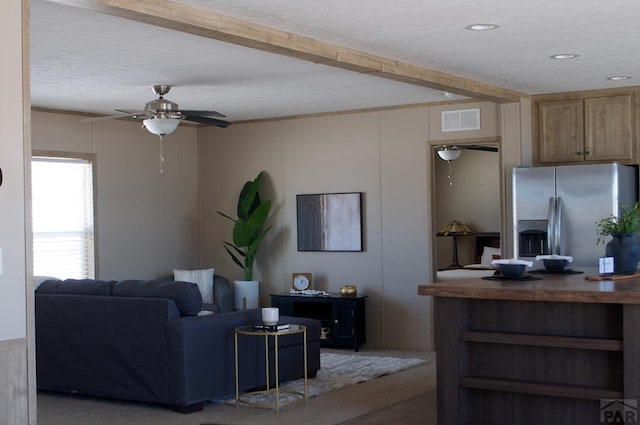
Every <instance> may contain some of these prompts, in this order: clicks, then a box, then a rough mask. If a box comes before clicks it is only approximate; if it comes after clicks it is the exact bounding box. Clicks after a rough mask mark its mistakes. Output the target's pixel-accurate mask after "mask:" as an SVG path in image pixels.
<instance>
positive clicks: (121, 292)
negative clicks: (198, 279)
mask: <svg viewBox="0 0 640 425" xmlns="http://www.w3.org/2000/svg"><path fill="white" fill-rule="evenodd" d="M112 295H113V296H117V297H148V298H170V299H173V300H174V301H175V302H176V305H177V306H178V311H180V315H181V316H197V315H198V313H199V312H200V310H202V295H201V294H200V289H198V285H197V284H196V283H193V282H173V281H158V280H122V281H120V282H117V283H116V284H115V285H113V293H112Z"/></svg>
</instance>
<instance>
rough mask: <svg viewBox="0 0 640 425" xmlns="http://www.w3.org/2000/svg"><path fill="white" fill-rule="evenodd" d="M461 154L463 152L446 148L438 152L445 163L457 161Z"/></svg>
mask: <svg viewBox="0 0 640 425" xmlns="http://www.w3.org/2000/svg"><path fill="white" fill-rule="evenodd" d="M461 153H462V151H461V150H459V149H447V148H445V149H442V150H439V151H438V156H439V157H440V158H442V159H444V160H445V161H455V160H456V159H458V157H460V154H461Z"/></svg>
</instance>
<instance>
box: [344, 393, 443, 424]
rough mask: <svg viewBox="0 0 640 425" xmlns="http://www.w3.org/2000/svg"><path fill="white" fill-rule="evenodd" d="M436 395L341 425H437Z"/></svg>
mask: <svg viewBox="0 0 640 425" xmlns="http://www.w3.org/2000/svg"><path fill="white" fill-rule="evenodd" d="M436 420H437V418H436V393H435V392H432V393H428V394H425V395H422V396H418V397H416V398H414V399H411V400H408V401H405V402H402V403H398V404H395V405H393V406H390V407H387V408H386V409H382V410H378V411H376V412H373V413H369V414H367V415H363V416H360V417H359V418H356V419H353V420H350V421H347V422H343V423H341V424H340V425H393V424H398V425H400V424H401V425H436Z"/></svg>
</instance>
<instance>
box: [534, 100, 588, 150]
mask: <svg viewBox="0 0 640 425" xmlns="http://www.w3.org/2000/svg"><path fill="white" fill-rule="evenodd" d="M539 114H540V115H539V117H540V118H539V119H540V145H539V149H540V151H539V152H540V157H539V160H540V162H575V161H582V160H583V158H584V155H583V147H584V120H583V117H584V104H583V102H582V99H580V100H558V101H549V102H540V104H539Z"/></svg>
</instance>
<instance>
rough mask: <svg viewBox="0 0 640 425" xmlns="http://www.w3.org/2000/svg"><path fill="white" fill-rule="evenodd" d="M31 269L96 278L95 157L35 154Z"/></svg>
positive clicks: (38, 273)
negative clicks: (94, 225)
mask: <svg viewBox="0 0 640 425" xmlns="http://www.w3.org/2000/svg"><path fill="white" fill-rule="evenodd" d="M31 179H32V203H33V207H32V208H33V274H34V275H35V276H53V277H57V278H60V279H67V278H72V279H84V278H90V279H92V278H94V277H95V259H94V251H95V244H94V229H93V222H94V220H93V161H92V160H91V159H88V158H77V157H76V158H73V157H63V156H33V157H32V160H31Z"/></svg>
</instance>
